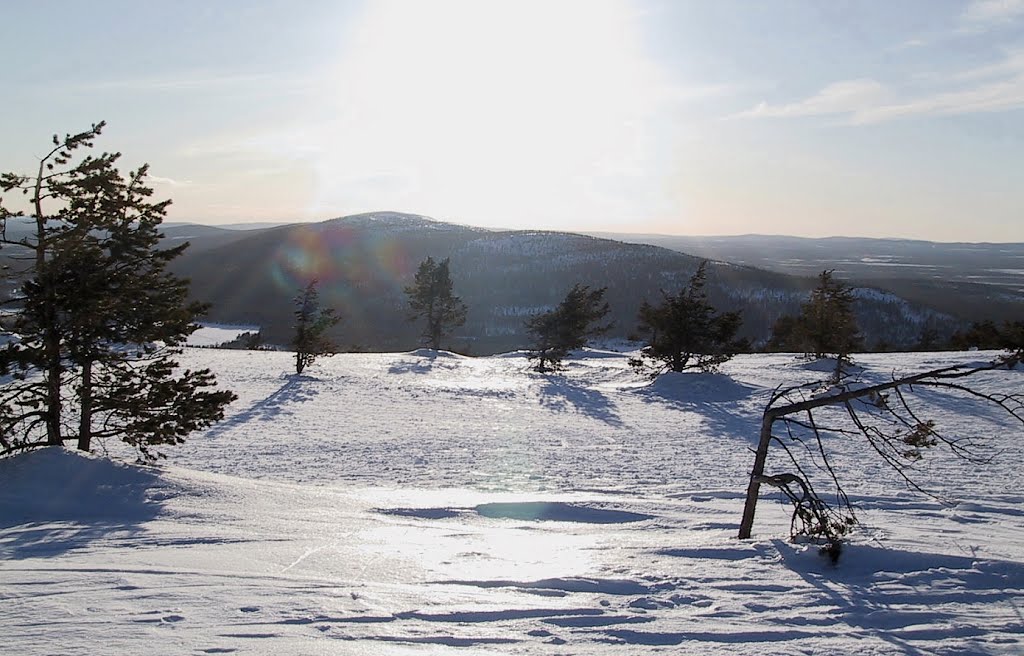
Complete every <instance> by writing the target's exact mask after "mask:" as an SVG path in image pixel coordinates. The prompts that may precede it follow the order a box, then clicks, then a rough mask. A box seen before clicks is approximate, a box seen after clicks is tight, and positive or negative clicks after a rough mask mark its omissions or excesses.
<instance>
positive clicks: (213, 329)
mask: <svg viewBox="0 0 1024 656" xmlns="http://www.w3.org/2000/svg"><path fill="white" fill-rule="evenodd" d="M259 331H260V327H259V326H229V325H225V324H213V323H210V324H200V326H199V329H198V330H196V331H195V332H194V333H192V334H191V335H189V336H188V345H189V346H220V345H221V344H227V343H228V342H230V341H233V340H235V339H238V337H239V335H244V334H245V333H258V332H259Z"/></svg>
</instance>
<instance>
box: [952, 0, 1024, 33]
mask: <svg viewBox="0 0 1024 656" xmlns="http://www.w3.org/2000/svg"><path fill="white" fill-rule="evenodd" d="M1022 17H1024V0H974V2H972V3H971V4H969V5H968V6H967V8H966V9H965V10H964V12H963V14H961V16H960V19H961V21H963V23H964V24H965V25H967V26H969V27H971V28H974V29H984V28H986V27H990V26H994V25H1000V24H1004V23H1010V22H1013V21H1015V20H1017V19H1019V18H1022Z"/></svg>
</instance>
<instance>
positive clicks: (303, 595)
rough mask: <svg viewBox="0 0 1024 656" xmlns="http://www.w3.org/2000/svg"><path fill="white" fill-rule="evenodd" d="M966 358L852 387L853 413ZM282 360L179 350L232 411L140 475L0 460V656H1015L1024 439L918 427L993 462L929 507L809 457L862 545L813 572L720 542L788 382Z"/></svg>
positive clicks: (994, 426)
mask: <svg viewBox="0 0 1024 656" xmlns="http://www.w3.org/2000/svg"><path fill="white" fill-rule="evenodd" d="M985 356H986V354H984V353H965V354H948V353H941V354H913V355H901V354H885V355H871V356H866V355H865V356H855V360H856V361H857V363H858V365H859V366H860V367H861V368H862V369H861V370H860V371H859V372H858V373H857V375H858V376H859V377H861V378H862V379H863V381H864V383H865V384H867V383H870V382H872V381H881V380H884V379H887V378H888V377H889V376H890V375H891V373H892V371H893V370H899V371H907V372H910V371H920V370H925V369H929V368H934V367H938V366H943V365H947V364H950V363H956V362H965V363H966V362H976V361H979V360H983V359H984V358H985ZM291 357H292V356H291V354H288V353H277V352H246V351H216V350H209V349H203V350H199V349H188V350H186V353H185V356H184V357H183V359H182V361H183V364H184V365H186V366H204V367H205V366H208V367H211V368H213V369H214V371H215V372H216V373H217V375H218V378H219V380H220V382H221V384H222V385H224V386H226V387H229V388H231V389H234V390H235V391H236V392H237V393H238V395H239V397H240V398H239V400H238V401H237V402H236V403H235V404H234V405H233V406H232V407H231V408H230V410H229V412H228V416H227V418H226V420H225V421H224V422H222V423H221V424H220V425H218V426H215V427H213V428H212V429H210V430H208V431H206V433H205V434H202V435H195V436H192V437H191V438H190V439H189V441H188V442H187V443H186V444H185V445H183V446H181V447H178V448H175V449H174V450H170V451H168V455H169V459H168V460H167V461H166V462H165V464H163V465H162V466H160V467H142V466H138V465H134V464H131V463H130V462H125V461H122V460H118V459H117V458H116V457H118V456H120V457H122V458H123V457H127V456H128V454H127V453H126V452H124V451H123V450H122V449H121V448H119V446H118V445H115V444H108V445H106V446H107V448H108V449H110V451H111V455H113V456H115V459H113V460H110V459H106V458H101V457H98V456H89V455H83V454H79V453H77V452H74V451H70V450H65V449H46V450H41V451H37V452H33V453H28V454H23V455H19V456H16V457H13V458H8V459H3V460H0V598H2V599H3V607H4V612H3V613H2V614H0V635H2V636H3V638H2V641H0V645H2V647H0V649H2V650H3V651H4V653H11V654H40V655H41V654H100V653H102V654H139V653H158V654H213V653H234V654H268V653H273V654H275V655H279V656H289V655H298V654H321V653H322V654H460V655H467V654H473V655H475V654H551V655H554V654H597V655H602V654H608V655H619V654H630V655H633V654H657V653H671V654H694V655H696V654H701V655H703V654H723V653H724V654H750V655H754V654H756V655H758V656H763V655H764V654H850V653H857V654H863V655H876V654H1007V655H1008V654H1019V653H1022V652H1024V621H1022V619H1021V613H1020V609H1021V608H1024V540H1021V538H1020V536H1021V535H1022V534H1024V510H1022V508H1024V506H1022V504H1024V492H1021V491H1020V487H1021V483H1022V480H1021V478H1022V475H1021V471H1024V456H1022V450H1021V449H1020V448H1019V447H1020V442H1021V437H1022V432H1021V429H1020V426H1019V425H1017V426H1014V425H1013V424H1010V423H1007V422H1006V421H1004V420H1003V418H1002V417H1001V416H1000V415H999V414H998V413H996V412H994V411H992V410H991V409H990V408H986V407H985V406H980V405H978V404H976V403H974V402H973V401H971V400H970V399H968V398H965V397H954V398H951V399H950V398H945V397H939V396H937V395H935V394H932V393H925V392H921V393H919V394H918V395H917V398H916V399H915V400H916V401H917V402H918V403H920V404H921V405H922V406H923V408H924V410H923V412H924V414H927V416H929V417H931V418H934V419H936V421H937V422H938V423H939V426H940V427H943V428H945V429H947V430H949V431H951V432H957V429H959V430H960V432H961V433H967V434H971V435H980V436H984V437H986V438H987V439H989V440H990V441H991V443H992V445H993V447H994V448H995V449H997V450H998V451H999V455H998V457H997V458H996V459H995V460H994V461H993V462H992V463H990V464H988V465H986V466H984V467H977V466H972V465H969V464H968V463H964V462H963V461H960V460H957V459H955V458H952V457H949V456H946V455H945V454H942V453H938V452H936V453H929V454H928V456H927V457H926V459H925V461H924V462H922V464H921V466H920V470H919V471H918V472H917V476H918V478H919V480H921V482H922V483H923V484H924V485H925V486H926V487H927V488H928V489H929V490H932V491H933V492H934V493H935V494H936V495H937V497H936V498H932V497H927V496H923V495H921V494H918V493H914V492H911V491H909V490H907V489H906V488H905V487H904V486H902V485H901V483H900V481H899V480H898V477H897V476H896V475H895V474H894V473H893V472H891V471H890V470H888V469H887V468H886V467H885V466H884V465H882V464H881V463H880V462H879V461H878V460H877V459H876V458H873V457H871V455H870V454H869V453H868V452H867V450H866V448H865V445H864V444H862V443H858V442H857V441H855V440H850V439H848V438H844V439H840V438H834V439H830V440H829V447H830V448H833V449H834V450H835V451H836V452H837V456H836V460H835V462H836V465H837V466H838V467H839V469H840V472H839V473H840V475H841V476H842V477H843V478H844V480H846V481H847V483H848V491H849V492H850V495H851V498H852V499H853V500H854V502H855V503H856V504H857V506H858V508H859V515H860V519H861V521H862V522H863V527H862V528H861V529H859V531H858V532H857V533H856V534H855V535H854V536H853V537H852V539H851V542H850V544H849V545H848V546H847V548H846V551H845V553H844V555H843V557H842V558H841V560H840V561H839V563H838V565H832V564H831V563H830V562H829V561H828V560H827V559H825V558H823V557H821V556H820V555H819V554H818V553H817V550H816V549H815V548H814V547H810V546H808V545H800V544H792V543H790V542H788V541H787V540H786V535H787V532H788V525H789V511H788V509H787V508H786V507H785V506H783V505H782V504H781V503H780V502H779V499H778V498H777V497H775V496H773V494H772V493H771V492H765V493H763V498H762V501H761V505H760V506H759V509H758V516H757V521H756V524H755V539H753V540H747V541H740V540H737V539H735V534H736V530H737V527H738V523H739V517H740V511H741V507H742V500H743V494H744V490H745V486H746V478H747V472H748V471H749V467H750V465H751V460H752V455H751V453H750V451H749V449H750V448H752V447H753V445H754V443H755V442H756V438H757V426H758V421H759V417H760V413H761V411H762V409H763V406H764V403H765V402H766V400H767V398H768V396H769V395H770V394H771V392H772V390H773V389H774V388H775V387H776V386H777V385H779V384H791V383H797V382H806V381H808V380H812V379H813V378H814V377H817V376H818V374H819V372H817V371H815V370H814V369H815V367H814V366H811V367H808V365H807V363H805V362H804V361H802V360H800V359H798V358H796V357H794V356H790V355H759V356H742V357H738V358H736V359H735V360H733V361H731V362H729V363H727V364H726V365H725V366H724V367H723V368H722V371H721V373H719V374H673V375H668V376H663V377H661V378H659V379H657V380H655V381H653V382H652V381H649V380H646V379H644V378H640V377H637V376H636V375H635V374H634V373H633V372H632V371H631V370H630V369H629V366H628V363H627V360H628V357H629V354H628V353H626V354H623V353H615V352H612V351H584V352H581V353H579V354H577V355H576V357H574V358H573V359H572V360H571V361H569V362H568V363H567V367H566V371H565V372H564V373H563V374H559V375H541V374H537V373H534V372H532V371H530V370H529V361H528V360H527V358H526V356H525V354H523V353H513V354H506V355H505V356H496V357H491V358H467V357H462V356H456V355H453V354H448V353H443V352H442V353H434V352H431V351H416V352H412V353H395V354H345V355H339V356H335V357H333V358H330V359H325V360H321V361H318V362H317V363H316V364H315V365H314V366H313V367H312V368H311V369H310V370H308V372H307V375H304V376H294V375H288V371H289V369H290V367H291ZM976 382H977V384H978V385H979V386H980V387H982V388H983V389H990V390H995V389H1002V390H1005V391H1017V392H1020V391H1021V390H1022V387H1024V371H1020V370H1017V371H1001V372H995V373H991V374H985V375H984V376H983V377H979V378H977V379H976ZM825 419H827V417H823V420H825ZM833 419H834V417H833ZM783 464H784V463H782V462H781V461H780V460H778V459H776V458H773V459H771V461H770V462H769V467H768V469H769V471H772V470H773V469H774V468H776V467H782V466H783Z"/></svg>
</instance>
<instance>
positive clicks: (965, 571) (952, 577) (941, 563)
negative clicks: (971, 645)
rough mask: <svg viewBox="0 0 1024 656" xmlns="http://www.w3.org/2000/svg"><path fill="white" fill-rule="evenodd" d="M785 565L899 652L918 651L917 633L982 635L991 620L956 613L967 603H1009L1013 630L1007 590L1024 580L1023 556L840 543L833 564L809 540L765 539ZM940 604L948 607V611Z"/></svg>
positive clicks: (936, 637) (923, 637)
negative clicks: (977, 622)
mask: <svg viewBox="0 0 1024 656" xmlns="http://www.w3.org/2000/svg"><path fill="white" fill-rule="evenodd" d="M772 542H773V544H774V546H775V547H776V549H777V551H778V553H779V554H780V555H781V556H782V561H783V563H784V564H785V566H786V567H788V568H789V569H791V570H792V571H793V572H795V573H796V574H798V575H799V576H800V577H801V578H803V580H804V581H806V582H807V583H808V584H810V585H811V586H813V587H814V588H815V589H816V590H817V591H818V592H819V593H821V594H822V597H823V599H826V600H828V602H829V603H831V604H832V605H833V606H834V607H835V611H832V612H830V615H831V616H833V617H834V618H835V619H836V621H837V622H838V623H842V624H846V625H848V626H850V627H854V628H856V629H858V630H860V631H863V632H865V633H868V634H870V635H871V636H873V637H875V638H878V639H880V640H883V641H885V642H888V643H890V644H892V645H893V646H895V647H898V648H899V650H900V653H904V654H912V655H917V654H925V653H931V652H930V651H921V650H919V649H917V648H916V647H915V646H914V643H915V642H918V641H941V640H949V639H959V640H965V639H967V640H969V639H971V638H978V639H980V640H984V639H985V636H986V635H990V634H991V632H992V630H993V627H992V626H991V625H989V626H971V625H967V624H964V623H962V622H961V621H958V619H959V617H960V616H962V610H961V611H958V610H955V609H957V608H962V607H963V606H968V605H982V604H984V605H989V604H995V605H1003V604H1009V605H1011V606H1013V607H1014V611H1015V613H1014V614H1015V616H1016V618H1017V619H1015V620H1013V621H1012V622H1011V623H1012V626H1006V627H1004V630H1006V631H1008V632H1016V631H1017V630H1019V629H1018V628H1016V627H1018V626H1019V618H1020V617H1021V609H1019V608H1016V606H1015V604H1014V598H1015V597H1016V596H1017V592H1018V591H1019V590H1020V589H1021V588H1024V563H1019V562H1014V561H1004V560H987V559H979V558H977V557H975V556H973V555H972V556H956V555H948V554H936V553H927V552H914V551H901V550H898V549H889V548H885V547H879V546H873V545H866V544H847V545H844V547H843V553H842V556H841V557H840V559H839V561H838V563H836V564H835V565H833V564H832V563H831V561H830V560H829V559H828V558H826V557H825V556H823V555H820V554H818V553H816V551H815V550H814V549H813V548H809V549H806V550H801V548H800V547H799V546H796V545H793V544H790V543H788V542H784V541H782V540H773V541H772ZM945 608H953V609H954V611H953V612H952V613H949V612H946V611H945V610H944V609H945Z"/></svg>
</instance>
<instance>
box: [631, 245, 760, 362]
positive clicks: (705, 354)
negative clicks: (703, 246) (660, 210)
mask: <svg viewBox="0 0 1024 656" xmlns="http://www.w3.org/2000/svg"><path fill="white" fill-rule="evenodd" d="M706 283H707V262H701V264H700V266H698V267H697V271H696V272H695V273H694V274H693V276H692V277H691V278H690V282H689V284H687V286H686V288H685V289H683V290H681V291H680V292H679V293H678V294H669V293H667V292H664V291H663V292H662V297H663V300H662V303H661V305H657V306H654V305H651V304H650V303H648V302H647V301H644V302H643V304H642V305H641V306H640V313H639V319H640V326H639V327H638V332H639V333H640V334H641V335H643V336H644V337H645V339H646V346H644V348H643V349H642V350H641V357H639V358H636V359H633V360H631V361H630V362H631V364H633V366H634V367H635V368H636V369H637V370H640V371H646V370H648V369H649V368H650V364H649V363H651V362H653V363H657V366H656V369H655V371H654V375H655V376H657V375H658V374H660V373H662V372H664V371H677V372H678V371H685V370H686V369H699V370H700V371H714V370H715V369H717V368H718V366H719V365H721V364H722V363H724V362H726V361H728V360H729V359H730V358H732V357H733V356H734V355H736V353H738V352H740V351H741V350H743V349H744V348H746V346H747V343H746V340H743V339H738V338H737V337H736V333H737V332H738V331H739V329H740V326H741V324H742V322H743V321H742V319H741V317H740V313H739V312H724V313H719V312H718V311H717V310H715V307H714V306H713V305H712V304H711V301H709V300H708V296H707V292H706V291H705V289H704V287H705V285H706Z"/></svg>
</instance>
